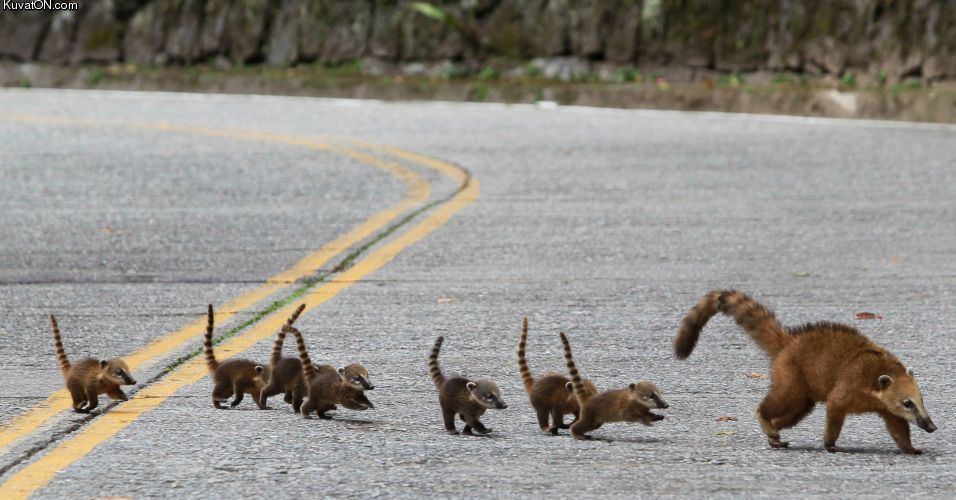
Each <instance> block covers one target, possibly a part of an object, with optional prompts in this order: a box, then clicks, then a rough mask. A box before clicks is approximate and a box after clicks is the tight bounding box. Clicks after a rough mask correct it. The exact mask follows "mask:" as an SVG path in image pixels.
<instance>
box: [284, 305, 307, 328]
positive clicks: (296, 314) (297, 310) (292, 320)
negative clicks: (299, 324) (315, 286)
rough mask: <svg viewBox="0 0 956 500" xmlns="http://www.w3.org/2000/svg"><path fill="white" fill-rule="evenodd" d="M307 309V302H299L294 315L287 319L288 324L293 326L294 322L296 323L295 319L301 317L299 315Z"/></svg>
mask: <svg viewBox="0 0 956 500" xmlns="http://www.w3.org/2000/svg"><path fill="white" fill-rule="evenodd" d="M304 309H305V303H302V304H299V307H296V308H295V311H293V313H292V316H289V319H287V320H286V322H285V324H286V326H292V323H295V320H297V319H299V315H300V314H302V311H303V310H304Z"/></svg>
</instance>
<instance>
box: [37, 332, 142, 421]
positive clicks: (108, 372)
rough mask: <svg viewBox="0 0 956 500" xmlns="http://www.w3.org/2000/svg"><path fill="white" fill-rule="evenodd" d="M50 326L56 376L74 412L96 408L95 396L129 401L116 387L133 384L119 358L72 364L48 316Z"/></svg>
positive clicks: (97, 398)
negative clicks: (60, 379)
mask: <svg viewBox="0 0 956 500" xmlns="http://www.w3.org/2000/svg"><path fill="white" fill-rule="evenodd" d="M50 325H52V326H53V345H54V347H55V348H56V357H57V360H58V361H59V363H60V373H62V374H63V382H64V383H65V384H66V390H68V391H70V397H71V398H72V399H73V410H74V411H76V412H77V413H89V412H90V410H92V409H93V408H96V407H97V405H99V397H98V395H99V394H106V395H107V396H109V397H110V398H112V399H117V400H120V401H127V400H129V398H128V397H126V394H125V393H124V392H123V389H121V388H120V386H123V385H133V384H135V383H136V380H133V377H132V376H130V374H129V367H128V366H126V362H124V361H123V360H122V359H120V358H110V359H102V360H97V359H94V358H83V359H81V360H79V361H77V362H76V363H70V358H68V357H67V356H66V351H65V350H64V349H63V339H61V338H60V327H59V326H58V325H57V324H56V318H55V317H53V315H52V314H51V315H50Z"/></svg>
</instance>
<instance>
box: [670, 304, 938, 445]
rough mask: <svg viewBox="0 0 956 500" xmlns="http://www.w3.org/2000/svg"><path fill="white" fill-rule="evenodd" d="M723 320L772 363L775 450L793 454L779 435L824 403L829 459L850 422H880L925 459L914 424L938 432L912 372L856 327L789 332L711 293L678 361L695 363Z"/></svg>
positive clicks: (765, 418) (770, 428)
mask: <svg viewBox="0 0 956 500" xmlns="http://www.w3.org/2000/svg"><path fill="white" fill-rule="evenodd" d="M718 312H720V313H724V314H726V315H728V316H731V317H733V318H734V320H736V321H737V324H738V325H740V327H741V328H743V329H744V331H746V332H747V333H748V334H749V335H750V337H751V338H752V339H753V340H754V342H756V343H757V345H758V346H759V347H760V348H761V349H763V350H764V352H766V353H767V354H768V355H769V356H770V359H771V373H772V385H771V387H770V393H769V394H767V397H765V398H764V400H763V401H762V402H761V403H760V406H758V407H757V419H758V420H759V421H760V427H761V428H762V429H763V431H764V433H766V434H767V438H768V440H769V441H770V446H772V447H774V448H786V447H787V444H788V443H787V442H785V441H781V440H780V430H782V429H787V428H789V427H793V426H794V425H796V424H797V423H798V422H800V421H801V420H803V418H804V417H806V416H807V415H808V414H809V413H810V412H811V411H813V407H814V405H815V404H816V403H817V402H822V403H826V406H827V416H826V429H825V430H824V432H823V446H824V447H825V448H826V449H827V451H830V452H833V451H839V450H838V449H837V447H836V441H837V438H839V437H840V430H841V428H842V427H843V420H844V419H845V418H846V416H847V415H849V414H859V413H868V412H874V413H877V414H879V415H880V416H881V417H883V420H884V421H885V422H886V428H887V430H888V431H889V433H890V435H891V436H892V437H893V440H894V441H896V445H897V446H899V448H900V449H901V450H903V452H905V453H920V451H919V450H917V449H916V448H914V447H913V445H912V444H911V443H910V428H909V423H914V424H916V425H917V426H918V427H920V428H921V429H923V430H925V431H926V432H933V431H935V430H936V425H935V424H933V420H932V419H930V416H929V413H927V411H926V408H925V407H924V406H923V397H922V395H921V394H920V390H919V385H917V384H916V379H914V378H913V372H912V371H911V370H909V369H907V368H906V367H905V366H903V363H901V362H900V360H899V359H897V357H896V356H894V355H893V354H891V353H890V352H888V351H887V350H885V349H883V348H882V347H880V346H879V345H877V344H876V343H874V342H873V341H871V340H870V339H868V338H866V337H865V336H864V335H863V334H862V333H860V332H859V331H857V330H856V329H855V328H853V327H851V326H847V325H841V324H838V323H828V322H820V323H808V324H805V325H803V326H798V327H789V328H785V327H784V326H783V325H781V324H780V322H778V321H777V318H776V316H774V314H773V312H771V311H770V310H768V309H767V308H765V307H764V306H763V305H761V304H760V303H759V302H757V301H755V300H754V299H752V298H750V297H748V296H747V295H745V294H743V293H741V292H738V291H736V290H715V291H711V292H709V293H708V294H707V295H705V296H704V298H703V299H702V300H701V301H700V302H699V303H698V304H697V305H696V306H694V307H693V308H692V309H691V310H690V312H689V313H688V314H687V317H685V318H684V320H683V321H682V322H681V325H680V330H679V331H678V333H677V338H675V339H674V354H675V355H676V356H677V358H679V359H684V358H686V357H688V356H690V353H691V352H692V351H693V350H694V346H695V345H696V344H697V339H698V337H700V331H701V330H702V329H703V328H704V325H706V324H707V321H708V320H709V319H710V318H711V317H713V316H714V315H715V314H717V313H718Z"/></svg>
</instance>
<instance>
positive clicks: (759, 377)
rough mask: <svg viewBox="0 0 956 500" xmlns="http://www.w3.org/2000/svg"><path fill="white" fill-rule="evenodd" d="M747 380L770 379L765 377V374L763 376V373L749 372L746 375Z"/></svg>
mask: <svg viewBox="0 0 956 500" xmlns="http://www.w3.org/2000/svg"><path fill="white" fill-rule="evenodd" d="M747 378H757V379H760V380H767V379H768V378H770V377H769V376H767V375H765V374H763V373H757V372H750V373H748V374H747Z"/></svg>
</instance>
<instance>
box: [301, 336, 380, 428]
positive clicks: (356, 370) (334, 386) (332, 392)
mask: <svg viewBox="0 0 956 500" xmlns="http://www.w3.org/2000/svg"><path fill="white" fill-rule="evenodd" d="M283 330H285V331H286V332H288V333H291V334H292V335H294V336H295V344H296V347H297V348H298V350H299V361H300V362H301V363H302V376H303V378H304V379H305V383H306V386H308V389H307V393H308V396H309V398H308V399H307V400H306V401H305V402H304V403H303V404H302V407H301V408H300V413H302V416H303V417H305V418H310V415H311V413H312V412H316V413H318V415H319V418H324V419H331V418H332V417H330V416H328V415H326V414H325V412H327V411H331V410H334V409H336V405H339V404H340V405H342V406H344V407H346V408H348V409H350V410H359V411H361V410H368V409H371V408H375V405H373V404H372V402H371V401H369V400H368V398H367V397H366V396H365V391H367V390H368V391H370V390H372V389H375V387H374V386H373V385H372V383H371V382H369V380H368V370H366V369H365V367H364V366H362V365H360V364H358V363H352V364H350V365H348V366H346V367H345V368H339V369H337V370H336V369H335V367H334V366H331V365H313V364H312V360H311V359H309V352H308V350H306V348H305V340H304V339H303V338H302V332H300V331H299V330H298V329H296V328H295V327H293V326H285V327H283Z"/></svg>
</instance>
